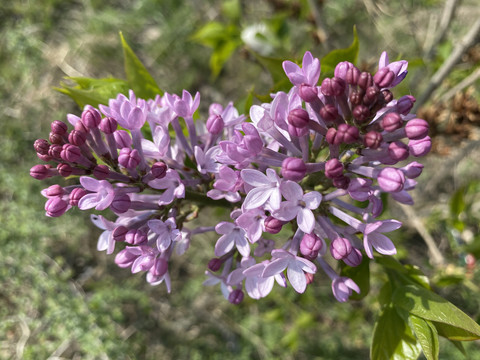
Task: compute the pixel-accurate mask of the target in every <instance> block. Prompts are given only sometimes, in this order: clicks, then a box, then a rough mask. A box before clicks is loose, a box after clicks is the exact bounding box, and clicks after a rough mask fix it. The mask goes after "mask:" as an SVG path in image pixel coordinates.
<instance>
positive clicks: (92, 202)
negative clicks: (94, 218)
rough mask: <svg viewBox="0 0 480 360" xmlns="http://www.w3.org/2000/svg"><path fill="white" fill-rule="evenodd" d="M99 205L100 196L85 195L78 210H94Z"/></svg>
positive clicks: (79, 203)
mask: <svg viewBox="0 0 480 360" xmlns="http://www.w3.org/2000/svg"><path fill="white" fill-rule="evenodd" d="M97 204H98V194H97V193H95V194H87V195H84V196H83V197H82V198H81V199H80V201H79V202H78V208H79V209H80V210H88V209H92V208H94V207H95V206H97Z"/></svg>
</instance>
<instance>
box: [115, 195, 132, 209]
mask: <svg viewBox="0 0 480 360" xmlns="http://www.w3.org/2000/svg"><path fill="white" fill-rule="evenodd" d="M131 203H132V201H131V200H130V196H128V195H127V194H120V195H116V196H115V198H114V199H113V201H112V203H111V204H110V209H112V211H113V212H115V213H117V214H122V213H124V212H126V211H127V210H128V209H130V205H131Z"/></svg>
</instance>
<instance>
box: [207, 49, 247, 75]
mask: <svg viewBox="0 0 480 360" xmlns="http://www.w3.org/2000/svg"><path fill="white" fill-rule="evenodd" d="M240 44H241V43H240V42H239V41H235V40H232V41H228V42H224V43H223V44H221V45H219V46H217V47H216V48H215V49H214V50H213V53H212V56H211V57H210V69H211V70H212V75H213V77H214V78H216V77H217V76H218V75H219V74H220V71H222V69H223V66H224V65H225V63H226V62H227V61H228V59H230V57H231V56H232V55H233V53H234V52H235V50H236V49H237V48H238V47H239V46H240Z"/></svg>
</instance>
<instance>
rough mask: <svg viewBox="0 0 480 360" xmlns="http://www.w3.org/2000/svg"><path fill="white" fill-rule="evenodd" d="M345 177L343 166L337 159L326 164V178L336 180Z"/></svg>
mask: <svg viewBox="0 0 480 360" xmlns="http://www.w3.org/2000/svg"><path fill="white" fill-rule="evenodd" d="M342 175H343V164H342V163H341V162H340V161H339V160H338V159H337V158H333V159H330V160H328V161H327V162H326V163H325V176H326V177H327V178H329V179H336V178H338V177H341V176H342Z"/></svg>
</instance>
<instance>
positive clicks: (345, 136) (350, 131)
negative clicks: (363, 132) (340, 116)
mask: <svg viewBox="0 0 480 360" xmlns="http://www.w3.org/2000/svg"><path fill="white" fill-rule="evenodd" d="M338 137H341V139H339V140H340V141H341V142H343V143H345V144H353V143H354V142H356V141H357V140H358V138H359V137H360V132H359V130H358V128H357V127H356V126H352V125H347V124H340V125H339V126H338V129H337V139H338Z"/></svg>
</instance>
